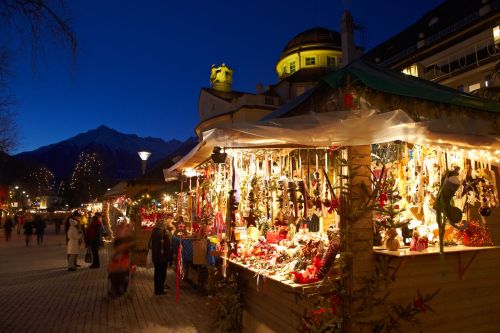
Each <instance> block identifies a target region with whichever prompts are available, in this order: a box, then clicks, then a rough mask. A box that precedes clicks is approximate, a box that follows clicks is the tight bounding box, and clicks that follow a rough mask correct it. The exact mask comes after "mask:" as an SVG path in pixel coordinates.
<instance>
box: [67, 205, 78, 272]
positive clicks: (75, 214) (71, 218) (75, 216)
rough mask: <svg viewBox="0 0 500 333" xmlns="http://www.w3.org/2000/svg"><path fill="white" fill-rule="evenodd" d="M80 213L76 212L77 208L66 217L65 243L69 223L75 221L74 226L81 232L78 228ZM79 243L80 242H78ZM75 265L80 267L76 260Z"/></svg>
mask: <svg viewBox="0 0 500 333" xmlns="http://www.w3.org/2000/svg"><path fill="white" fill-rule="evenodd" d="M79 218H80V213H79V212H78V210H75V211H73V213H72V214H71V215H70V216H68V218H67V219H66V220H65V221H64V234H65V235H66V245H67V244H68V241H69V238H68V231H69V228H70V226H71V223H73V222H74V223H75V224H76V226H77V229H78V231H80V232H81V229H80V226H79V225H80V220H79ZM79 242H81V238H80V240H79ZM79 245H80V244H79ZM68 261H69V254H68ZM75 266H76V267H80V265H78V262H76V264H75Z"/></svg>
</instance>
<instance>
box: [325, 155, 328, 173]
mask: <svg viewBox="0 0 500 333" xmlns="http://www.w3.org/2000/svg"><path fill="white" fill-rule="evenodd" d="M325 174H327V175H328V153H327V150H325Z"/></svg>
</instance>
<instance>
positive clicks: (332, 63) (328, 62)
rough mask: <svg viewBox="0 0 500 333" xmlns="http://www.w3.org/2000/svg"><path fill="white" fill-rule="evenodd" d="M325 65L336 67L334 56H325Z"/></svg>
mask: <svg viewBox="0 0 500 333" xmlns="http://www.w3.org/2000/svg"><path fill="white" fill-rule="evenodd" d="M326 65H327V66H328V67H336V66H337V58H335V57H329V56H327V57H326Z"/></svg>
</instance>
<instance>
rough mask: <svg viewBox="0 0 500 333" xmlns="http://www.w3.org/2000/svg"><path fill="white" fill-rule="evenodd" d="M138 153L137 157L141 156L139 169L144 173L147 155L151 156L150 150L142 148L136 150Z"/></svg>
mask: <svg viewBox="0 0 500 333" xmlns="http://www.w3.org/2000/svg"><path fill="white" fill-rule="evenodd" d="M137 154H139V157H140V158H141V170H142V174H143V175H144V174H145V173H146V163H147V161H148V158H149V156H151V152H149V151H147V150H142V151H139V152H137Z"/></svg>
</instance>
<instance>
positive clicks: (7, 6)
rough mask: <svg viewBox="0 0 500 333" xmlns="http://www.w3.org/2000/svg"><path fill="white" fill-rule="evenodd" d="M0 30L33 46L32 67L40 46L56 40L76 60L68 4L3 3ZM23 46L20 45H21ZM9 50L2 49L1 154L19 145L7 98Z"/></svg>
mask: <svg viewBox="0 0 500 333" xmlns="http://www.w3.org/2000/svg"><path fill="white" fill-rule="evenodd" d="M0 27H1V31H2V35H6V33H12V34H13V35H14V36H16V39H17V38H18V39H19V40H20V41H22V42H23V41H29V42H30V44H31V55H32V66H33V67H35V64H36V61H35V60H36V55H37V52H38V51H39V50H40V47H41V42H42V41H43V42H45V41H47V40H48V39H49V37H53V38H54V39H55V40H57V41H58V42H60V43H63V44H65V45H66V46H67V44H69V47H70V49H71V55H72V56H71V58H72V60H73V61H74V59H75V56H76V46H77V40H76V35H75V33H74V32H73V30H72V29H71V26H70V24H69V16H68V13H67V10H66V2H65V0H0ZM22 42H21V43H22ZM7 55H8V48H7V45H0V151H1V152H8V151H10V150H12V149H13V148H14V147H15V146H16V144H17V142H18V135H17V133H18V131H17V126H16V119H15V116H14V113H13V112H12V111H11V110H10V108H9V107H10V106H11V105H12V99H11V98H10V97H9V96H7V97H6V96H4V94H3V93H4V92H5V82H6V78H7V76H8V57H7Z"/></svg>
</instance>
